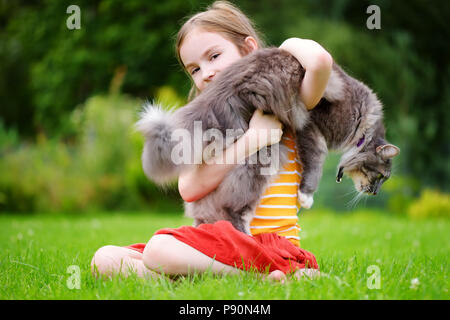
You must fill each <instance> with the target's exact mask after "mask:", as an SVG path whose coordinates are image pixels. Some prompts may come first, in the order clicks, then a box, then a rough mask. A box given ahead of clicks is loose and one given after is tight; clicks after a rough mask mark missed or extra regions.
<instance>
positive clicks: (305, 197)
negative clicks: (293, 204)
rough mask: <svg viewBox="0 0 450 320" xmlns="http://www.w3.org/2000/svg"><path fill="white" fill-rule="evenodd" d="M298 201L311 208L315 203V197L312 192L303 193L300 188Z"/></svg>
mask: <svg viewBox="0 0 450 320" xmlns="http://www.w3.org/2000/svg"><path fill="white" fill-rule="evenodd" d="M298 201H299V202H300V205H301V206H302V208H305V209H309V208H311V207H312V205H313V203H314V198H313V195H312V194H308V193H301V192H300V190H298Z"/></svg>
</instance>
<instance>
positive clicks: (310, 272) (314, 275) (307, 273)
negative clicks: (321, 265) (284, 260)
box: [294, 268, 321, 280]
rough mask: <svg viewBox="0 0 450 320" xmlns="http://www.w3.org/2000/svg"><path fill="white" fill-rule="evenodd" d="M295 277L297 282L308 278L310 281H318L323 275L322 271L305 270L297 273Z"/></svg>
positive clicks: (299, 270)
mask: <svg viewBox="0 0 450 320" xmlns="http://www.w3.org/2000/svg"><path fill="white" fill-rule="evenodd" d="M294 276H295V278H296V279H297V280H300V279H301V278H303V277H307V278H309V279H316V278H319V277H320V276H321V274H320V271H319V270H317V269H310V268H304V269H298V270H297V271H295V273H294Z"/></svg>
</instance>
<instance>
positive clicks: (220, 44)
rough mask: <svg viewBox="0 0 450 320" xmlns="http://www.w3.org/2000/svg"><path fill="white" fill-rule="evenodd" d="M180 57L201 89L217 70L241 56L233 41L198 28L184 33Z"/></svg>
mask: <svg viewBox="0 0 450 320" xmlns="http://www.w3.org/2000/svg"><path fill="white" fill-rule="evenodd" d="M180 57H181V61H182V62H183V64H184V66H185V68H186V70H187V72H188V73H189V74H190V75H191V77H192V79H193V80H194V83H195V86H196V87H197V88H198V90H200V91H203V89H205V88H206V86H207V85H208V84H209V83H211V82H212V81H213V80H214V78H215V77H216V76H217V74H218V73H219V72H221V71H223V70H224V69H225V68H226V67H228V66H229V65H230V64H232V63H233V62H235V61H237V60H239V59H240V58H242V56H241V54H240V53H239V50H238V48H237V47H236V45H235V44H234V43H233V42H231V41H229V40H227V39H225V38H224V37H222V36H221V35H220V34H218V33H213V32H207V31H203V30H201V29H199V28H196V29H193V30H192V31H191V32H189V33H188V34H187V35H186V37H185V39H184V41H183V43H182V45H181V47H180Z"/></svg>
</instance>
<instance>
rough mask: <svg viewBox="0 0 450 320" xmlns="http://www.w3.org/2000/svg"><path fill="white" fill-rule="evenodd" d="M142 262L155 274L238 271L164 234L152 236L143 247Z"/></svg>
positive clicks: (225, 272)
mask: <svg viewBox="0 0 450 320" xmlns="http://www.w3.org/2000/svg"><path fill="white" fill-rule="evenodd" d="M142 260H143V262H144V265H145V266H146V267H147V268H148V269H150V270H152V271H155V272H158V273H164V274H167V275H187V274H192V273H202V272H205V271H207V270H210V271H211V272H212V273H214V274H237V273H239V272H241V270H240V269H237V268H234V267H232V266H229V265H226V264H224V263H222V262H219V261H216V260H215V259H211V258H210V257H208V256H207V255H205V254H204V253H202V252H200V251H198V250H196V249H194V248H192V247H190V246H189V245H187V244H185V243H184V242H181V241H179V240H177V239H176V238H175V237H173V236H171V235H166V234H160V235H155V236H153V237H152V238H151V239H150V241H149V242H148V243H147V245H146V246H145V250H144V253H143V257H142Z"/></svg>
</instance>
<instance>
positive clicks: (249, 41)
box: [244, 36, 258, 53]
mask: <svg viewBox="0 0 450 320" xmlns="http://www.w3.org/2000/svg"><path fill="white" fill-rule="evenodd" d="M244 42H245V44H246V46H247V48H248V53H250V52H253V51H254V50H256V49H258V42H256V40H255V38H253V37H252V36H248V37H247V38H245V40H244Z"/></svg>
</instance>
